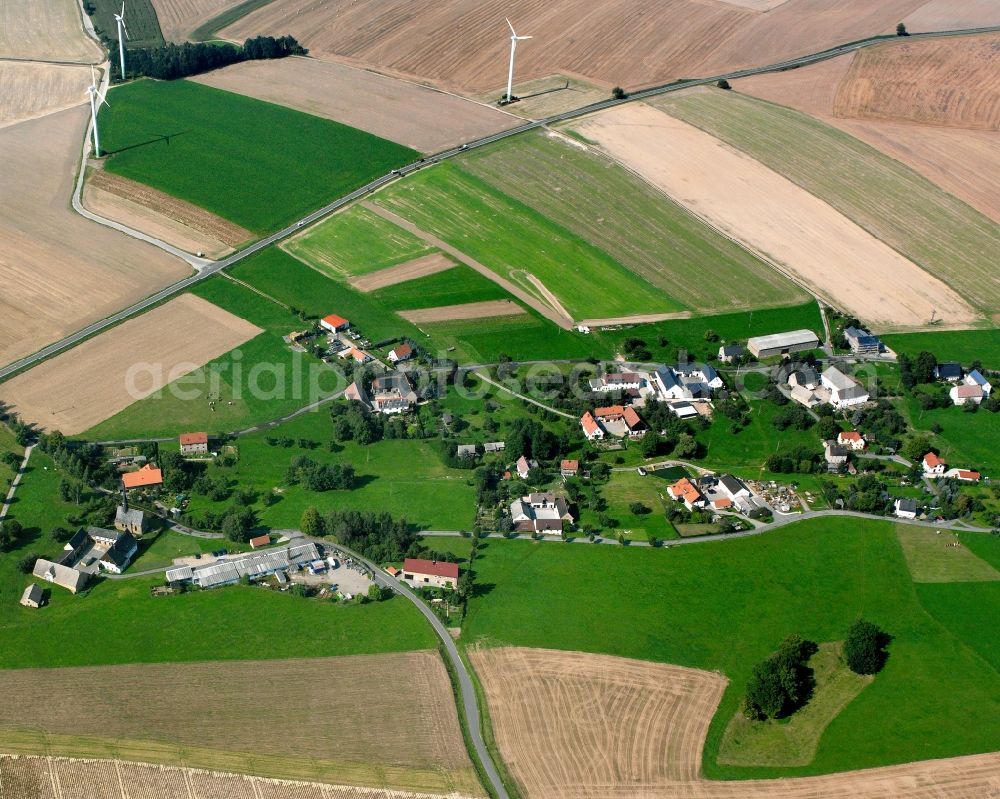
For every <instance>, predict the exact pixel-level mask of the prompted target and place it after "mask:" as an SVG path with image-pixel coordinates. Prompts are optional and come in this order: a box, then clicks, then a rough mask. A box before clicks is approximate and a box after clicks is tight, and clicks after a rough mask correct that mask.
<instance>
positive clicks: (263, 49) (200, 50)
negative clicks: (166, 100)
mask: <svg viewBox="0 0 1000 799" xmlns="http://www.w3.org/2000/svg"><path fill="white" fill-rule="evenodd" d="M105 46H107V47H108V49H109V50H110V51H111V52H115V51H117V49H118V43H117V42H114V41H111V40H106V41H105ZM307 52H308V50H306V49H305V48H304V47H302V45H300V44H299V43H298V42H297V41H296V40H295V38H294V37H292V36H281V37H278V38H275V37H274V36H257V37H255V38H253V39H247V40H246V41H245V42H244V43H243V46H242V47H241V46H239V45H233V44H218V43H208V42H185V43H184V44H172V43H168V44H165V45H163V46H162V47H148V48H147V47H136V48H130V49H129V51H128V57H127V58H126V59H125V70H126V75H125V77H127V78H138V77H150V78H159V79H161V80H176V79H177V78H185V77H187V76H189V75H198V74H200V73H202V72H209V71H211V70H213V69H219V68H220V67H225V66H229V65H230V64H236V63H238V62H240V61H254V60H259V59H270V58H284V57H285V56H290V55H305V54H306V53H307ZM111 76H112V80H114V81H117V82H120V81H121V80H123V78H122V75H121V67H120V65H119V63H118V59H116V58H112V59H111Z"/></svg>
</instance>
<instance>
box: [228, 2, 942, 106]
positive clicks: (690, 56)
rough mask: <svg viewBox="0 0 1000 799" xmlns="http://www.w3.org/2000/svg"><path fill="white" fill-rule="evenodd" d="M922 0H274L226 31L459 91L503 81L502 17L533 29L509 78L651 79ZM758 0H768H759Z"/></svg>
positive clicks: (716, 65)
mask: <svg viewBox="0 0 1000 799" xmlns="http://www.w3.org/2000/svg"><path fill="white" fill-rule="evenodd" d="M922 2H923V0H882V2H878V3H872V2H870V0H841V2H837V3H830V2H829V0H788V2H785V3H782V4H781V5H778V6H777V7H775V8H773V9H772V10H770V11H768V12H767V13H760V12H759V11H755V10H752V9H751V8H747V7H741V6H746V5H750V6H752V7H756V8H760V7H761V6H762V3H761V2H760V1H759V0H752V2H750V3H747V2H743V3H739V4H722V3H714V2H699V1H698V0H604V2H600V3H595V2H592V0H552V2H549V3H538V2H536V0H511V2H509V3H506V4H504V5H503V6H500V5H498V4H496V3H494V2H490V0H440V2H436V3H413V2H412V1H411V0H381V2H365V3H359V2H354V1H353V0H275V1H274V2H272V3H269V4H268V5H266V6H265V7H263V8H261V9H260V10H258V11H255V12H254V13H252V14H249V15H248V16H246V17H244V18H243V19H242V20H239V21H237V22H236V23H235V24H233V25H232V26H230V27H229V28H226V29H225V30H224V31H222V35H224V36H226V37H227V38H232V39H238V40H242V39H245V38H247V37H248V36H252V35H256V34H261V33H266V34H275V35H280V34H284V33H290V34H292V35H293V36H295V37H296V38H298V39H299V41H301V42H302V43H303V44H304V45H305V46H306V47H308V48H309V49H310V52H311V54H312V55H315V56H318V57H320V58H332V59H346V60H350V61H353V62H356V63H361V64H365V65H367V66H371V67H374V68H375V69H378V70H379V71H384V72H388V73H395V74H403V75H408V76H412V77H415V78H417V79H421V80H426V81H429V82H431V83H435V84H438V85H442V86H449V87H453V88H456V89H458V90H461V91H465V92H470V93H477V92H484V91H487V90H497V91H499V90H501V89H502V88H503V87H504V85H505V81H506V77H507V54H508V47H509V39H508V36H509V33H508V30H507V25H506V23H505V22H504V17H505V16H506V17H510V19H511V21H512V22H513V23H514V25H515V27H516V28H517V31H518V33H522V34H524V35H531V36H534V39H532V40H530V41H526V42H522V43H521V46H520V47H519V48H518V56H517V58H518V61H517V76H516V77H517V80H518V81H529V80H532V79H535V78H541V77H545V76H548V75H553V74H556V73H562V74H572V75H579V76H582V77H584V78H585V79H587V80H590V81H593V82H595V83H598V84H601V85H603V86H605V87H606V88H610V87H611V86H613V85H616V84H618V85H622V86H625V87H627V88H635V87H638V86H645V85H651V84H655V83H662V82H666V81H669V80H673V79H675V78H679V77H690V76H693V75H701V74H712V73H714V72H716V71H721V69H720V66H721V68H722V69H727V68H735V67H743V66H751V65H757V64H766V63H770V62H772V61H775V60H779V59H782V58H788V57H790V56H793V55H798V54H804V53H809V52H813V51H815V50H819V49H822V48H824V47H829V46H831V45H834V44H838V43H841V42H844V41H850V40H853V39H858V38H861V37H863V36H868V35H871V34H874V33H879V32H883V31H885V30H886V29H888V28H890V27H891V26H893V25H895V24H896V23H897V22H898V21H899V20H900V19H902V18H903V17H904V16H906V14H908V13H910V12H911V11H913V10H915V9H916V8H918V7H919V6H920V5H921V4H922ZM763 5H772V4H771V3H770V2H764V3H763Z"/></svg>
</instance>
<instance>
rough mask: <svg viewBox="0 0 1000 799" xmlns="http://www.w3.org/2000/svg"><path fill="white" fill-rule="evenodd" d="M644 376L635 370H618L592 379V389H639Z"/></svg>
mask: <svg viewBox="0 0 1000 799" xmlns="http://www.w3.org/2000/svg"><path fill="white" fill-rule="evenodd" d="M644 382H645V381H643V379H642V377H641V376H639V375H637V374H635V373H634V372H616V373H613V374H604V375H601V376H600V377H595V378H594V379H592V380H591V381H590V390H591V391H638V390H639V389H640V388H641V387H642V385H643V383H644Z"/></svg>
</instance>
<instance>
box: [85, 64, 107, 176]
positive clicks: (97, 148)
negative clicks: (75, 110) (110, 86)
mask: <svg viewBox="0 0 1000 799" xmlns="http://www.w3.org/2000/svg"><path fill="white" fill-rule="evenodd" d="M87 94H89V95H90V119H91V122H92V123H93V125H94V156H95V157H96V158H100V157H101V137H100V135H99V134H98V132H97V107H98V106H99V105H100V104H101V103H104V104H105V105H106V106H107V107H108V108H111V103H109V102H108V100H107V92H105V93H104V94H105V96H104V97H98V96H97V94H98V92H97V78H96V76H95V74H94V68H93V67H91V68H90V86H88V87H87Z"/></svg>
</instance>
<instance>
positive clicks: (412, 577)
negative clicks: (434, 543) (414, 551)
mask: <svg viewBox="0 0 1000 799" xmlns="http://www.w3.org/2000/svg"><path fill="white" fill-rule="evenodd" d="M402 579H403V580H405V581H406V582H408V583H413V584H414V585H417V586H424V585H433V586H437V587H438V588H458V564H457V563H445V562H444V561H439V560H422V559H421V558H407V559H406V560H404V561H403V576H402Z"/></svg>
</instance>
